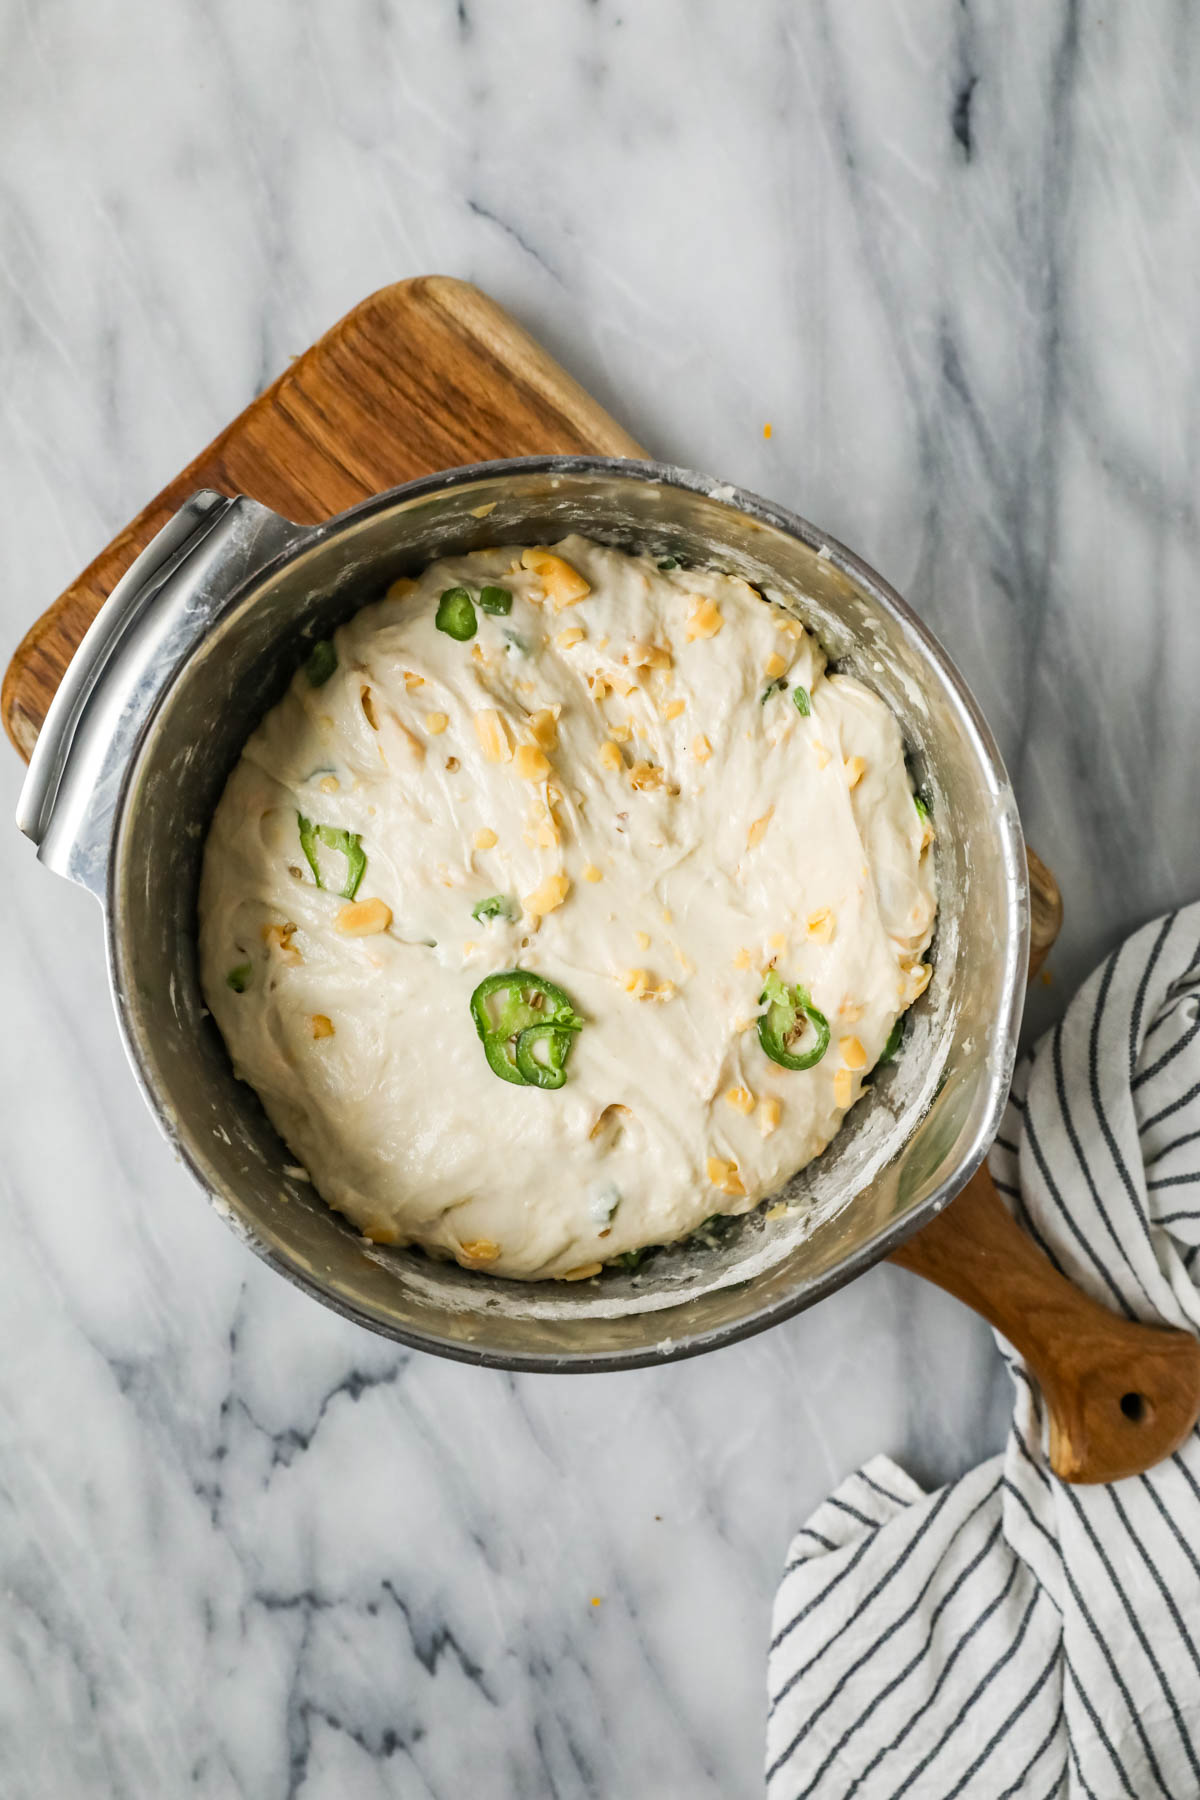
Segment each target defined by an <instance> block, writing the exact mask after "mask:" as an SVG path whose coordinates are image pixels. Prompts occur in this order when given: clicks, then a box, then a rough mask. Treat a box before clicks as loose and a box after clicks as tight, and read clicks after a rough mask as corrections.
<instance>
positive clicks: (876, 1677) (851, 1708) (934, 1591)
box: [767, 905, 1200, 1800]
mask: <svg viewBox="0 0 1200 1800" xmlns="http://www.w3.org/2000/svg"><path fill="white" fill-rule="evenodd" d="M991 1166H992V1172H993V1174H994V1175H995V1177H996V1179H997V1183H998V1185H999V1186H1000V1187H1001V1189H1002V1191H1003V1192H1004V1193H1005V1194H1006V1195H1008V1196H1009V1197H1010V1199H1011V1202H1012V1204H1013V1206H1014V1207H1015V1209H1016V1212H1017V1215H1018V1217H1019V1218H1020V1219H1021V1221H1022V1223H1023V1224H1024V1225H1025V1227H1026V1228H1027V1229H1028V1230H1029V1231H1030V1232H1031V1233H1032V1234H1033V1236H1034V1237H1035V1238H1036V1239H1037V1241H1038V1242H1039V1243H1040V1244H1041V1245H1042V1246H1043V1247H1044V1249H1045V1250H1046V1251H1047V1252H1048V1253H1049V1255H1050V1257H1051V1258H1052V1259H1053V1261H1054V1262H1055V1263H1056V1264H1057V1266H1058V1267H1059V1268H1060V1269H1062V1270H1063V1271H1064V1272H1065V1273H1066V1274H1067V1275H1068V1276H1069V1277H1070V1278H1071V1280H1072V1281H1075V1282H1077V1283H1078V1284H1079V1286H1080V1287H1082V1288H1086V1289H1087V1290H1088V1292H1089V1293H1091V1294H1093V1295H1095V1296H1096V1298H1097V1299H1099V1300H1102V1301H1103V1302H1104V1303H1105V1304H1106V1305H1108V1306H1111V1307H1113V1308H1115V1309H1116V1310H1117V1311H1119V1312H1122V1313H1124V1314H1125V1315H1126V1316H1128V1317H1131V1318H1137V1319H1143V1320H1147V1321H1155V1320H1158V1321H1163V1322H1165V1323H1167V1324H1171V1325H1179V1326H1184V1327H1186V1328H1188V1329H1191V1330H1193V1331H1200V1290H1198V1289H1197V1286H1196V1285H1195V1282H1194V1281H1193V1275H1195V1276H1196V1277H1197V1278H1200V1260H1198V1259H1200V905H1194V906H1191V907H1188V908H1186V909H1185V910H1183V911H1181V912H1178V913H1172V914H1171V915H1170V917H1168V918H1166V919H1162V920H1158V921H1156V922H1155V923H1154V924H1152V925H1147V926H1146V927H1145V928H1144V929H1143V930H1141V931H1139V932H1137V933H1136V935H1135V936H1133V937H1132V938H1130V939H1129V940H1128V941H1127V942H1126V943H1125V944H1123V945H1122V946H1121V948H1120V949H1119V950H1118V951H1117V952H1116V953H1115V954H1114V955H1113V956H1110V957H1109V959H1108V961H1107V962H1105V963H1104V964H1103V965H1102V966H1101V968H1099V969H1098V970H1097V971H1096V973H1095V974H1094V975H1093V976H1092V977H1091V979H1090V980H1089V981H1088V982H1087V984H1086V985H1085V987H1084V988H1083V990H1082V992H1081V993H1080V994H1079V996H1078V997H1077V999H1076V1000H1075V1001H1074V1002H1073V1003H1072V1005H1071V1007H1070V1009H1069V1011H1068V1012H1067V1015H1066V1017H1065V1019H1064V1020H1063V1021H1062V1023H1061V1024H1060V1025H1058V1026H1057V1027H1056V1028H1055V1029H1054V1030H1053V1031H1052V1032H1050V1034H1049V1035H1048V1036H1047V1037H1045V1038H1043V1040H1042V1041H1041V1043H1040V1044H1039V1045H1038V1047H1037V1050H1036V1051H1035V1052H1034V1055H1033V1057H1032V1058H1031V1059H1029V1060H1027V1061H1026V1062H1025V1063H1023V1064H1022V1066H1021V1069H1020V1070H1019V1072H1018V1076H1017V1081H1016V1083H1015V1085H1014V1090H1013V1097H1012V1102H1011V1105H1010V1107H1009V1111H1008V1115H1007V1118H1006V1121H1005V1124H1004V1128H1003V1130H1002V1132H1001V1136H1000V1138H999V1139H998V1140H997V1145H996V1149H995V1150H994V1152H993V1155H992V1164H991ZM1000 1349H1001V1351H1002V1353H1003V1354H1004V1355H1005V1356H1006V1359H1007V1361H1008V1364H1009V1367H1010V1369H1011V1371H1012V1374H1013V1379H1014V1383H1015V1388H1016V1406H1015V1412H1014V1417H1013V1423H1012V1430H1011V1432H1010V1434H1009V1439H1008V1445H1007V1448H1006V1449H1005V1451H1004V1453H1003V1454H1002V1455H1001V1456H998V1457H996V1458H995V1459H994V1460H992V1461H991V1462H988V1463H984V1464H983V1465H982V1466H981V1467H980V1468H978V1469H975V1470H974V1471H973V1472H972V1473H971V1474H969V1475H967V1476H965V1477H964V1478H963V1479H962V1480H961V1481H958V1482H955V1483H954V1484H953V1486H951V1487H947V1488H942V1489H941V1490H940V1491H939V1492H938V1493H934V1494H926V1493H923V1492H922V1491H921V1489H920V1488H919V1487H917V1485H916V1483H915V1482H913V1481H910V1480H909V1478H908V1477H907V1476H906V1475H905V1474H904V1473H903V1471H902V1470H900V1469H898V1468H897V1467H896V1466H895V1464H894V1463H892V1462H890V1461H889V1460H888V1459H887V1458H886V1457H882V1456H880V1457H876V1458H875V1460H874V1461H873V1462H870V1463H868V1464H867V1465H866V1467H865V1468H863V1469H860V1470H859V1471H858V1473H857V1474H855V1475H852V1476H851V1477H850V1479H849V1480H848V1481H845V1482H843V1484H842V1486H841V1487H840V1488H839V1489H838V1490H837V1492H836V1493H835V1494H833V1495H832V1496H831V1497H830V1498H829V1499H828V1500H827V1501H826V1502H825V1503H824V1505H823V1506H821V1507H819V1508H818V1510H817V1511H816V1512H815V1513H814V1514H813V1516H812V1518H811V1519H810V1520H809V1522H808V1523H807V1524H806V1525H805V1526H804V1527H803V1529H802V1530H801V1531H800V1532H799V1534H798V1535H797V1537H796V1539H795V1541H794V1543H793V1544H792V1547H791V1550H790V1553H789V1556H788V1564H787V1569H786V1571H785V1573H784V1578H783V1583H782V1585H781V1587H780V1589H779V1594H778V1597H777V1599H776V1603H775V1614H774V1620H773V1627H772V1642H771V1649H770V1657H769V1663H768V1687H769V1691H770V1719H769V1724H768V1731H767V1790H768V1795H769V1800H800V1796H802V1795H805V1796H820V1797H821V1800H835V1797H836V1800H849V1797H850V1796H851V1795H859V1796H861V1797H862V1800H880V1797H882V1796H884V1795H887V1796H889V1800H897V1797H898V1796H900V1795H902V1794H911V1795H913V1796H915V1797H918V1800H926V1797H927V1796H937V1800H949V1797H950V1796H951V1795H963V1796H969V1797H970V1800H984V1797H986V1800H1001V1797H1002V1796H1026V1795H1028V1796H1031V1800H1043V1797H1048V1796H1050V1795H1063V1794H1068V1795H1090V1796H1093V1797H1095V1800H1108V1796H1110V1795H1126V1796H1129V1800H1145V1797H1146V1796H1163V1797H1164V1800H1186V1797H1188V1796H1200V1434H1197V1433H1196V1432H1193V1434H1192V1436H1191V1437H1190V1438H1189V1439H1188V1441H1187V1443H1186V1444H1185V1445H1184V1447H1183V1449H1182V1450H1181V1451H1179V1453H1178V1454H1177V1455H1175V1456H1173V1457H1172V1458H1171V1459H1170V1460H1169V1461H1168V1462H1165V1463H1163V1464H1161V1465H1160V1466H1159V1467H1158V1468H1156V1469H1154V1470H1153V1471H1152V1472H1151V1473H1150V1474H1149V1475H1143V1476H1138V1477H1136V1478H1135V1479H1133V1480H1129V1481H1122V1482H1117V1483H1114V1484H1113V1485H1112V1486H1110V1487H1067V1486H1064V1485H1063V1483H1061V1482H1059V1481H1057V1480H1056V1479H1055V1478H1054V1476H1053V1475H1051V1473H1050V1471H1049V1468H1048V1465H1047V1459H1046V1449H1045V1433H1044V1428H1043V1419H1042V1413H1041V1406H1040V1401H1039V1396H1038V1393H1037V1390H1036V1388H1035V1387H1034V1386H1033V1384H1032V1383H1031V1381H1030V1379H1029V1377H1028V1375H1027V1374H1026V1371H1025V1369H1024V1367H1023V1366H1022V1364H1021V1361H1020V1360H1019V1359H1018V1358H1017V1357H1015V1356H1014V1355H1013V1354H1012V1353H1011V1351H1010V1350H1009V1348H1008V1346H1007V1345H1006V1344H1005V1343H1003V1342H1002V1341H1001V1342H1000Z"/></svg>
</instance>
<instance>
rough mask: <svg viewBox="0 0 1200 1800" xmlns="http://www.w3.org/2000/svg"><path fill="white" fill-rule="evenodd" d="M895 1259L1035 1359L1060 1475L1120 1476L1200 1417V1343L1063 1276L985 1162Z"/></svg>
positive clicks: (1150, 1460) (1173, 1444)
mask: <svg viewBox="0 0 1200 1800" xmlns="http://www.w3.org/2000/svg"><path fill="white" fill-rule="evenodd" d="M892 1261H893V1262H898V1263H900V1264H901V1265H902V1267H904V1268H906V1269H912V1270H913V1272H914V1273H915V1274H917V1275H923V1276H924V1277H925V1279H926V1281H934V1282H936V1283H937V1285H938V1286H939V1287H943V1288H945V1289H947V1291H948V1292H949V1293H951V1294H953V1295H954V1296H955V1297H956V1299H959V1300H963V1301H965V1302H966V1304H967V1305H968V1306H971V1307H973V1308H974V1309H975V1311H976V1312H978V1313H982V1314H983V1317H984V1318H985V1319H987V1320H988V1322H989V1323H990V1324H992V1325H994V1326H995V1327H996V1329H997V1331H999V1332H1001V1333H1002V1335H1003V1336H1004V1337H1006V1338H1007V1339H1008V1341H1009V1343H1010V1344H1011V1345H1012V1346H1013V1348H1014V1349H1015V1350H1018V1351H1019V1352H1020V1353H1021V1355H1022V1356H1023V1357H1024V1358H1025V1360H1026V1362H1027V1363H1028V1364H1029V1367H1030V1369H1031V1370H1032V1372H1033V1374H1034V1376H1035V1377H1036V1379H1037V1383H1038V1386H1039V1387H1040V1388H1041V1390H1042V1395H1043V1397H1044V1399H1045V1402H1046V1410H1047V1413H1048V1415H1049V1422H1050V1466H1051V1468H1052V1469H1053V1470H1054V1473H1055V1474H1056V1475H1057V1476H1058V1477H1059V1479H1060V1480H1061V1481H1121V1480H1123V1479H1124V1478H1125V1477H1126V1476H1127V1475H1140V1474H1141V1473H1142V1472H1143V1471H1144V1470H1146V1469H1151V1468H1153V1467H1154V1465H1155V1463H1157V1462H1161V1461H1162V1459H1163V1458H1164V1457H1166V1456H1170V1454H1171V1452H1172V1451H1173V1450H1177V1449H1178V1448H1179V1446H1180V1444H1181V1443H1182V1442H1183V1440H1184V1439H1185V1438H1186V1437H1187V1435H1188V1433H1189V1432H1190V1431H1191V1429H1192V1427H1193V1426H1194V1425H1195V1423H1196V1419H1197V1416H1198V1415H1200V1343H1197V1342H1196V1340H1195V1338H1193V1337H1192V1336H1191V1335H1190V1334H1189V1333H1188V1332H1186V1331H1176V1330H1173V1329H1169V1328H1168V1327H1166V1326H1162V1325H1141V1324H1138V1323H1137V1322H1136V1321H1135V1320H1132V1319H1122V1318H1120V1317H1119V1316H1118V1315H1117V1314H1116V1313H1113V1312H1110V1311H1109V1310H1108V1308H1107V1307H1106V1306H1101V1305H1100V1303H1099V1302H1098V1301H1096V1300H1093V1299H1091V1298H1090V1296H1089V1295H1087V1294H1085V1293H1083V1292H1082V1291H1081V1290H1080V1289H1079V1288H1077V1287H1075V1286H1074V1284H1073V1283H1072V1282H1070V1281H1068V1280H1067V1279H1066V1277H1065V1276H1063V1275H1060V1274H1059V1273H1058V1270H1057V1269H1056V1268H1055V1267H1054V1265H1053V1264H1052V1263H1051V1261H1050V1259H1049V1257H1048V1256H1046V1254H1045V1253H1044V1251H1042V1250H1040V1249H1039V1248H1038V1246H1037V1245H1036V1244H1035V1243H1034V1241H1033V1239H1032V1238H1031V1237H1029V1236H1028V1235H1027V1234H1026V1233H1025V1232H1024V1231H1022V1229H1021V1227H1020V1226H1019V1225H1018V1224H1017V1222H1016V1220H1015V1219H1014V1218H1013V1216H1012V1214H1011V1213H1010V1212H1009V1210H1008V1208H1007V1207H1006V1206H1005V1204H1004V1202H1003V1200H1002V1199H1001V1198H1000V1195H999V1194H998V1193H997V1192H996V1188H995V1185H994V1183H993V1181H992V1178H991V1176H990V1175H989V1174H988V1171H987V1168H986V1166H985V1167H983V1168H981V1169H979V1170H978V1171H977V1172H976V1174H974V1175H973V1176H972V1177H971V1179H970V1181H969V1182H968V1183H967V1185H966V1187H965V1188H964V1189H963V1191H962V1193H961V1194H959V1196H958V1198H957V1199H956V1200H954V1201H952V1202H951V1204H950V1205H949V1206H948V1207H947V1208H946V1209H945V1211H944V1212H942V1213H939V1214H938V1215H937V1217H936V1218H935V1219H932V1220H931V1221H930V1222H929V1224H928V1225H925V1226H923V1227H922V1229H921V1230H920V1231H919V1232H918V1233H917V1234H916V1236H915V1237H912V1238H910V1239H909V1241H908V1243H906V1244H902V1245H901V1246H900V1248H899V1249H898V1250H895V1251H893V1252H892Z"/></svg>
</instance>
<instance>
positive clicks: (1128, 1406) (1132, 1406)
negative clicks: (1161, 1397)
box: [1121, 1394, 1148, 1425]
mask: <svg viewBox="0 0 1200 1800" xmlns="http://www.w3.org/2000/svg"><path fill="white" fill-rule="evenodd" d="M1121 1411H1122V1412H1123V1413H1124V1414H1125V1417H1126V1418H1127V1419H1132V1420H1133V1423H1134V1424H1135V1425H1140V1424H1141V1422H1142V1420H1143V1419H1144V1418H1145V1417H1146V1413H1147V1411H1148V1408H1147V1405H1146V1397H1145V1395H1144V1394H1122V1395H1121Z"/></svg>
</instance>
